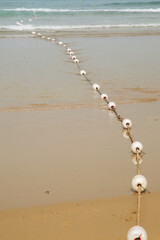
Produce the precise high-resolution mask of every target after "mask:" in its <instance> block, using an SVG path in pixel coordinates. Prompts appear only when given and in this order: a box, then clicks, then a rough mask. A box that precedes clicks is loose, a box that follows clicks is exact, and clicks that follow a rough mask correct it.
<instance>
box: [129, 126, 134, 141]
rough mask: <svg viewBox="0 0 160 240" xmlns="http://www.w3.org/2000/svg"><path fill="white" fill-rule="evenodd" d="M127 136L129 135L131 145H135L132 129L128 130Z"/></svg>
mask: <svg viewBox="0 0 160 240" xmlns="http://www.w3.org/2000/svg"><path fill="white" fill-rule="evenodd" d="M127 134H128V137H129V139H130V141H131V143H133V142H134V140H133V137H132V133H131V129H130V128H127Z"/></svg>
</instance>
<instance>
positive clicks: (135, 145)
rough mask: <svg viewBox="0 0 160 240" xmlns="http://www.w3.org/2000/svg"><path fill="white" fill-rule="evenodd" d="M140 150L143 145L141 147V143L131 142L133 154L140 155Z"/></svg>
mask: <svg viewBox="0 0 160 240" xmlns="http://www.w3.org/2000/svg"><path fill="white" fill-rule="evenodd" d="M142 149H143V145H142V143H140V142H138V141H136V142H133V143H132V145H131V150H132V152H134V153H137V152H138V153H140V152H141V151H142Z"/></svg>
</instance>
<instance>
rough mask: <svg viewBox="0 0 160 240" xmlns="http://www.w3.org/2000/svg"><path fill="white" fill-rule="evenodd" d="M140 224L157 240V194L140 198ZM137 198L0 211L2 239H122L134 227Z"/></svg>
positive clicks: (159, 195)
mask: <svg viewBox="0 0 160 240" xmlns="http://www.w3.org/2000/svg"><path fill="white" fill-rule="evenodd" d="M141 202H142V206H141V225H142V226H143V227H144V228H145V229H146V231H147V234H148V239H149V240H159V239H160V232H159V226H160V218H159V216H160V204H159V202H160V193H151V194H149V193H144V194H143V195H142V198H141ZM136 212H137V195H136V194H133V195H132V196H130V197H117V198H112V199H103V200H90V201H84V202H74V203H64V204H63V203H62V204H54V205H49V206H40V207H31V208H24V209H17V210H8V211H1V212H0V238H1V239H3V240H10V239H15V240H22V239H23V240H31V239H34V240H44V239H45V240H51V239H52V240H53V239H54V240H74V239H77V240H97V239H99V240H104V239H113V240H124V239H126V234H127V232H128V230H129V229H130V227H132V226H134V225H136Z"/></svg>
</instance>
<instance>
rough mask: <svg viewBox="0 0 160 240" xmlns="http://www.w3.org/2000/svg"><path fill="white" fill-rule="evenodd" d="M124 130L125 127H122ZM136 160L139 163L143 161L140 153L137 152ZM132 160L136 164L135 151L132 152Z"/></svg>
mask: <svg viewBox="0 0 160 240" xmlns="http://www.w3.org/2000/svg"><path fill="white" fill-rule="evenodd" d="M124 130H126V129H124ZM138 161H139V164H141V163H142V162H143V158H142V156H141V155H140V154H139V160H138ZM132 162H133V164H134V165H137V154H136V153H134V154H132Z"/></svg>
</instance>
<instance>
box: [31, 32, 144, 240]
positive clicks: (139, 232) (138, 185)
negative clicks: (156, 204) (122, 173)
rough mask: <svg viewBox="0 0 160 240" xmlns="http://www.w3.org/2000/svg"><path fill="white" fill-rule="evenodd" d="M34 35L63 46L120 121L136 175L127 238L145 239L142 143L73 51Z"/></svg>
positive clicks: (131, 239) (130, 124)
mask: <svg viewBox="0 0 160 240" xmlns="http://www.w3.org/2000/svg"><path fill="white" fill-rule="evenodd" d="M32 34H33V35H34V36H37V37H41V38H42V39H46V40H48V41H51V42H52V43H54V44H56V45H58V46H62V47H64V48H65V50H66V53H68V55H70V56H71V59H72V60H73V62H74V63H75V64H76V66H77V68H78V70H79V73H80V75H81V76H83V77H84V79H85V80H86V81H87V82H88V83H89V84H90V85H91V86H92V89H93V90H95V91H96V92H98V93H99V95H100V97H101V99H102V100H103V101H105V102H106V104H107V106H108V109H109V110H111V111H113V112H114V113H115V116H116V117H117V119H118V121H120V122H121V124H122V127H123V129H124V133H123V136H124V137H125V138H128V139H129V140H130V142H131V151H132V153H133V154H132V159H133V163H134V164H135V165H136V166H137V175H135V176H134V177H133V179H132V182H131V186H132V189H133V190H134V191H135V192H136V193H137V219H136V225H135V226H133V227H132V228H131V229H130V230H129V231H128V233H127V240H147V239H148V238H147V233H146V231H145V229H144V228H143V227H141V226H140V209H141V194H142V193H143V192H145V191H147V179H146V178H145V177H144V176H143V175H141V172H140V164H141V163H142V162H143V160H142V158H143V155H144V152H143V151H142V150H143V145H142V143H140V142H139V141H134V139H133V136H132V132H131V128H132V122H131V120H129V119H124V118H123V117H122V116H121V115H120V114H119V113H118V112H117V110H116V103H115V102H112V101H111V102H110V101H109V100H108V99H109V97H108V95H107V94H105V93H102V92H101V91H100V86H99V84H97V83H93V82H92V81H91V80H90V79H89V78H88V77H87V73H86V71H85V70H83V69H81V67H80V65H79V62H80V61H79V59H78V58H77V57H76V56H75V55H74V52H73V51H72V49H71V48H68V47H67V45H66V44H64V43H63V42H61V41H58V40H56V39H55V38H51V37H48V38H47V37H46V36H45V35H42V34H41V33H40V32H39V33H36V32H32Z"/></svg>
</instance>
